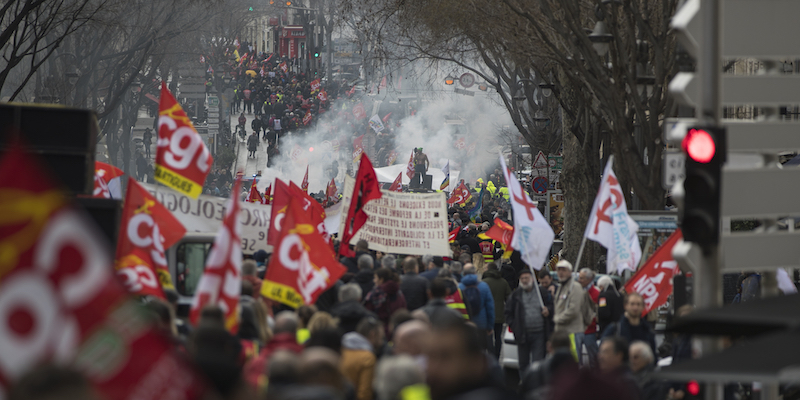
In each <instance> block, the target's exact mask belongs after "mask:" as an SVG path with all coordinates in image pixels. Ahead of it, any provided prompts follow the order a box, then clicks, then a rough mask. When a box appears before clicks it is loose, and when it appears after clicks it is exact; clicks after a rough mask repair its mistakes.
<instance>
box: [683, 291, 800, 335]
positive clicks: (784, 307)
mask: <svg viewBox="0 0 800 400" xmlns="http://www.w3.org/2000/svg"><path fill="white" fill-rule="evenodd" d="M798 310H800V294H792V295H789V296H777V297H767V298H763V299H758V300H752V301H748V302H745V303H741V304H730V305H727V306H723V307H718V308H710V309H703V310H698V311H696V312H693V313H690V314H688V315H686V316H684V317H681V318H678V319H676V320H675V324H674V325H673V326H672V327H670V328H669V329H668V330H669V331H671V332H677V333H693V334H700V335H717V336H755V335H760V334H764V333H769V332H774V331H778V330H784V329H788V328H794V327H800V312H798Z"/></svg>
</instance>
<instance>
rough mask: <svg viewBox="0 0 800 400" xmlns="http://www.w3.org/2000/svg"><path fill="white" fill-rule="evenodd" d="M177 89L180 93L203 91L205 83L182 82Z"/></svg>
mask: <svg viewBox="0 0 800 400" xmlns="http://www.w3.org/2000/svg"><path fill="white" fill-rule="evenodd" d="M179 89H180V91H181V93H205V92H206V85H202V84H195V85H193V84H189V83H182V84H181V86H180V87H179Z"/></svg>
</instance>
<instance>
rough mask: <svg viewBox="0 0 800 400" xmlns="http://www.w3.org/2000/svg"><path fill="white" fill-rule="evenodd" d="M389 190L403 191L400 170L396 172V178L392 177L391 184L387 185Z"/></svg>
mask: <svg viewBox="0 0 800 400" xmlns="http://www.w3.org/2000/svg"><path fill="white" fill-rule="evenodd" d="M389 191H390V192H402V191H403V173H402V172H400V173H399V174H397V178H394V182H392V186H389Z"/></svg>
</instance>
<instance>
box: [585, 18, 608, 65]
mask: <svg viewBox="0 0 800 400" xmlns="http://www.w3.org/2000/svg"><path fill="white" fill-rule="evenodd" d="M589 40H591V41H592V47H593V48H594V51H595V52H597V55H599V56H600V57H605V55H606V54H608V44H609V43H610V42H611V41H612V40H614V36H613V35H611V34H609V33H607V31H606V22H605V21H603V20H599V21H597V23H596V24H594V30H592V33H591V34H590V35H589Z"/></svg>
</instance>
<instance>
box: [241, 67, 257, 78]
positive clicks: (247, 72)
mask: <svg viewBox="0 0 800 400" xmlns="http://www.w3.org/2000/svg"><path fill="white" fill-rule="evenodd" d="M244 73H245V74H247V75H250V76H251V77H253V78H255V77H256V75H258V74H257V73H256V71H253V70H252V69H248V70H247V71H244Z"/></svg>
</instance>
